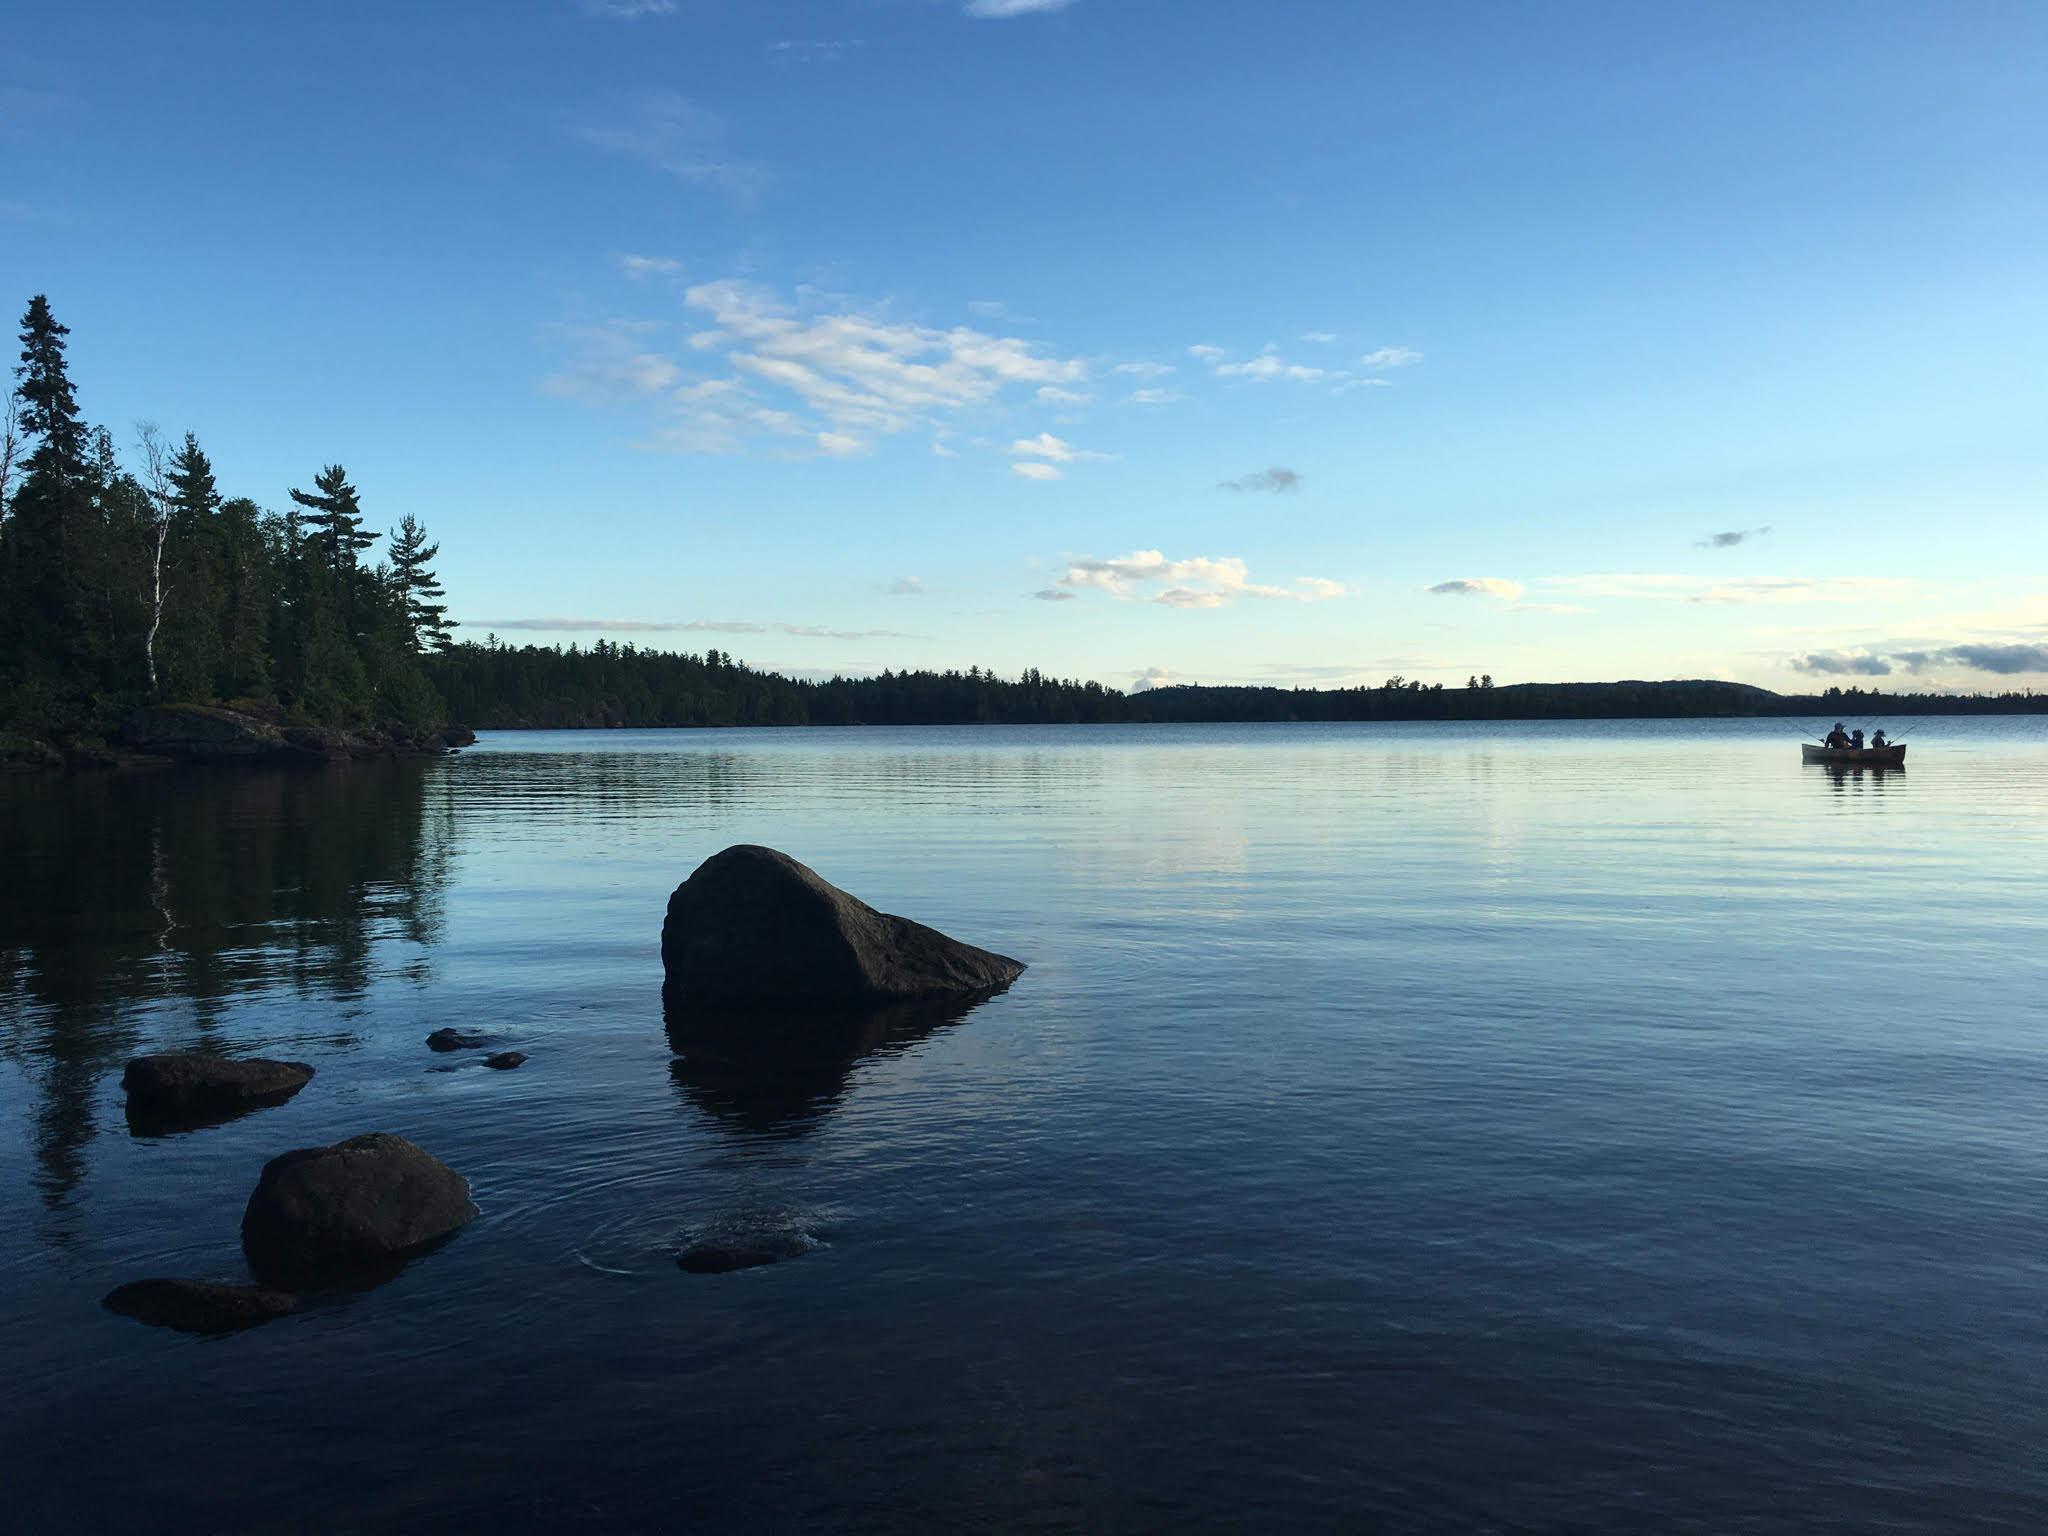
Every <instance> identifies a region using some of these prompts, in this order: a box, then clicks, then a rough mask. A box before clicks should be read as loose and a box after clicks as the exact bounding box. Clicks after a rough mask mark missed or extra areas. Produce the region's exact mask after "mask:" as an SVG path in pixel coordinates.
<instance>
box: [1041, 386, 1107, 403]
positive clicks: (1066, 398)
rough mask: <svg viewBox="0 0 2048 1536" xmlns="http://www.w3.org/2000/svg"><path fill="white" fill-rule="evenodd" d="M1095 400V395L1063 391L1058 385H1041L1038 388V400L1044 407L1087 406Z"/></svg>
mask: <svg viewBox="0 0 2048 1536" xmlns="http://www.w3.org/2000/svg"><path fill="white" fill-rule="evenodd" d="M1094 398H1095V397H1094V396H1093V395H1083V394H1077V393H1076V392H1075V391H1073V390H1071V389H1061V388H1060V387H1059V386H1058V385H1057V384H1041V385H1039V386H1038V399H1039V403H1040V404H1042V405H1086V404H1087V403H1088V402H1089V401H1090V400H1093V399H1094Z"/></svg>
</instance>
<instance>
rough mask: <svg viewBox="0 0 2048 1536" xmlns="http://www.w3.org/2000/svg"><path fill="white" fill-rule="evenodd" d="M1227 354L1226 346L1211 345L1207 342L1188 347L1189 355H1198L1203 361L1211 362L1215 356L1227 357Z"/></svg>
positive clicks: (1214, 359) (1228, 351)
mask: <svg viewBox="0 0 2048 1536" xmlns="http://www.w3.org/2000/svg"><path fill="white" fill-rule="evenodd" d="M1229 355H1230V349H1229V348H1228V347H1212V346H1209V345H1208V344H1207V343H1203V344H1200V345H1197V346H1192V347H1189V348H1188V356H1189V357H1199V358H1200V359H1201V360H1202V361H1203V362H1205V363H1213V362H1215V361H1216V359H1217V358H1219V357H1228V356H1229Z"/></svg>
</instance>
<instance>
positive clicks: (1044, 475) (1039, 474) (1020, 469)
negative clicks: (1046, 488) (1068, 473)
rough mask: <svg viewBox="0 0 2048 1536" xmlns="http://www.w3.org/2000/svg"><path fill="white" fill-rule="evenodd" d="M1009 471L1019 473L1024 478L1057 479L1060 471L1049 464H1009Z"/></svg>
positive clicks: (1014, 473)
mask: <svg viewBox="0 0 2048 1536" xmlns="http://www.w3.org/2000/svg"><path fill="white" fill-rule="evenodd" d="M1010 473H1011V474H1013V475H1020V476H1022V477H1023V478H1024V479H1026V480H1058V479H1060V478H1061V476H1060V472H1059V471H1058V470H1057V469H1055V468H1053V467H1052V465H1050V464H1037V463H1030V464H1012V465H1011V466H1010Z"/></svg>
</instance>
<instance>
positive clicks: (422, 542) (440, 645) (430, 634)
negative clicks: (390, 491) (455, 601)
mask: <svg viewBox="0 0 2048 1536" xmlns="http://www.w3.org/2000/svg"><path fill="white" fill-rule="evenodd" d="M440 553H441V546H440V545H438V544H429V543H428V542H427V529H426V525H425V524H424V523H422V522H420V520H419V519H418V518H416V517H414V516H413V515H412V514H411V513H410V512H408V513H406V514H405V516H404V517H402V518H400V519H399V522H398V526H397V527H396V528H394V529H393V530H392V531H391V571H392V579H393V580H394V581H395V582H396V583H397V585H398V591H399V597H400V600H401V601H402V602H403V603H404V605H405V623H406V631H407V633H408V634H409V635H410V636H411V639H412V648H413V650H415V651H423V650H427V649H429V648H431V649H433V650H436V651H445V650H447V649H448V647H449V645H450V643H451V642H450V640H449V635H448V632H449V631H450V630H452V629H454V628H455V624H454V621H453V620H451V619H449V618H448V616H447V615H448V605H447V604H446V603H441V602H437V601H435V599H437V598H440V597H444V596H446V595H447V594H446V593H445V592H444V591H443V590H442V587H441V583H440V581H439V579H438V578H437V577H436V576H435V575H434V572H433V570H432V568H431V567H430V566H429V565H428V564H427V562H428V561H430V560H432V559H433V558H434V557H435V556H437V555H438V554H440Z"/></svg>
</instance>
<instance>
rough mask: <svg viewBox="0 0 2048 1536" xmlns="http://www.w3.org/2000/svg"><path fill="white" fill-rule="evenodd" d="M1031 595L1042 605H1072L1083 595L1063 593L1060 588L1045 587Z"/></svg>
mask: <svg viewBox="0 0 2048 1536" xmlns="http://www.w3.org/2000/svg"><path fill="white" fill-rule="evenodd" d="M1031 595H1032V596H1033V597H1035V598H1037V599H1038V600H1039V601H1040V602H1041V603H1071V602H1073V601H1074V600H1075V599H1076V598H1078V597H1079V596H1080V595H1081V594H1080V593H1078V592H1062V591H1061V590H1060V589H1059V588H1058V587H1045V588H1043V589H1041V590H1040V591H1037V592H1034V593H1032V594H1031Z"/></svg>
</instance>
